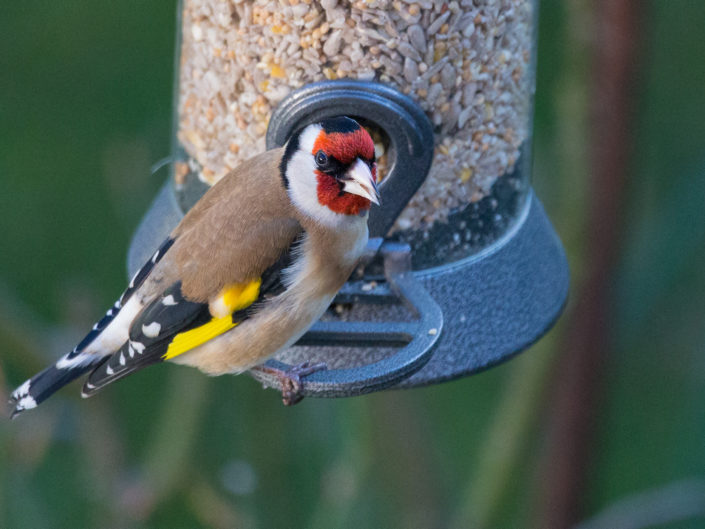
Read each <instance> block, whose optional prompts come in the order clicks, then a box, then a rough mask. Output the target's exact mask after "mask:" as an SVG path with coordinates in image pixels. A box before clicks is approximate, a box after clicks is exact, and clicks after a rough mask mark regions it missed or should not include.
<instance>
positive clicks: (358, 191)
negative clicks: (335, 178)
mask: <svg viewBox="0 0 705 529" xmlns="http://www.w3.org/2000/svg"><path fill="white" fill-rule="evenodd" d="M341 182H343V191H345V192H346V193H352V194H353V195H359V196H361V197H364V198H366V199H367V200H369V201H370V202H374V203H375V204H377V205H378V206H379V200H380V196H379V191H378V190H377V182H375V178H374V176H372V171H370V168H369V166H368V165H367V164H366V163H365V162H363V161H362V160H360V158H357V159H356V160H355V163H353V164H352V166H351V167H350V169H348V172H347V173H345V176H344V177H343V178H342V179H341Z"/></svg>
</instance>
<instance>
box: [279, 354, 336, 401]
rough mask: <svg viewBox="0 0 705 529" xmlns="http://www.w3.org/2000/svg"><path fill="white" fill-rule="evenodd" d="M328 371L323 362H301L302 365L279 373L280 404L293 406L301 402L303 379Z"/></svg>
mask: <svg viewBox="0 0 705 529" xmlns="http://www.w3.org/2000/svg"><path fill="white" fill-rule="evenodd" d="M324 369H328V366H326V364H325V363H324V362H318V363H316V364H311V362H303V363H302V364H299V365H296V366H293V367H292V368H291V369H287V370H286V371H280V373H281V374H278V375H277V376H278V378H279V383H280V384H281V390H282V402H283V403H284V405H285V406H293V405H294V404H297V403H299V402H301V400H302V399H303V398H304V396H303V395H302V394H301V392H302V390H303V381H302V380H301V379H302V378H303V377H307V376H308V375H310V374H312V373H315V372H316V371H322V370H324Z"/></svg>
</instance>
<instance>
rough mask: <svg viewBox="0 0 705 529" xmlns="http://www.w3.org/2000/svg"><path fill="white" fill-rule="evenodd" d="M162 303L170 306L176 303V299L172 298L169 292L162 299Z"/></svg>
mask: <svg viewBox="0 0 705 529" xmlns="http://www.w3.org/2000/svg"><path fill="white" fill-rule="evenodd" d="M162 305H165V306H167V307H171V306H172V305H177V303H176V300H175V299H174V296H172V295H171V294H169V295H168V296H166V297H165V298H164V299H162Z"/></svg>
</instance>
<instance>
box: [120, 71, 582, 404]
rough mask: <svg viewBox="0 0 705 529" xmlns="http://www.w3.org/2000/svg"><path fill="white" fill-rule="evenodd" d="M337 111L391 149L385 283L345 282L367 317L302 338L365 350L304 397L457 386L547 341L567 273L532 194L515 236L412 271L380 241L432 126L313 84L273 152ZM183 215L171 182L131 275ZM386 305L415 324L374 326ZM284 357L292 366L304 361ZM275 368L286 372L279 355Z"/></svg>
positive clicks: (309, 385) (136, 247)
mask: <svg viewBox="0 0 705 529" xmlns="http://www.w3.org/2000/svg"><path fill="white" fill-rule="evenodd" d="M341 114H347V115H351V116H355V117H358V118H363V119H364V120H367V121H368V122H371V123H374V124H375V125H377V126H378V127H380V128H381V129H382V130H383V131H384V132H385V133H386V134H387V135H388V137H389V139H390V143H391V147H392V149H391V150H392V152H393V153H394V157H393V160H392V162H391V164H390V170H389V174H388V175H387V177H386V178H385V179H384V180H383V183H382V185H381V186H380V191H381V193H382V200H383V204H384V208H378V209H376V210H373V212H372V214H371V218H370V232H371V236H373V237H376V238H372V239H371V245H370V252H371V254H375V253H379V254H381V257H382V260H383V262H384V271H385V278H386V283H382V284H381V285H380V286H379V287H377V288H376V289H374V292H370V291H365V290H364V289H363V288H362V285H363V283H362V282H361V281H358V282H355V281H350V282H348V284H347V285H346V286H345V287H344V288H343V290H342V291H341V293H340V294H339V295H338V297H337V298H336V300H337V301H339V302H351V301H352V302H354V303H357V304H360V303H362V304H370V310H369V311H367V309H366V308H363V310H362V313H363V315H368V316H369V318H366V319H368V320H370V321H364V322H359V321H356V322H337V321H322V322H318V323H317V324H315V325H314V326H313V327H312V329H311V330H310V331H309V332H308V333H307V334H306V335H305V336H304V337H303V338H302V339H301V341H300V342H299V344H302V345H307V346H311V347H314V348H315V349H310V348H304V349H303V351H304V353H303V354H304V355H305V354H307V353H306V352H307V351H309V352H311V351H317V352H318V353H319V354H320V351H321V349H319V348H320V347H324V348H326V347H328V346H330V345H345V346H354V347H358V348H361V349H360V350H361V351H362V361H360V355H359V354H358V355H356V359H355V361H356V366H354V367H351V366H345V365H343V366H340V365H339V364H340V357H336V358H335V360H334V361H333V362H332V365H335V366H336V367H335V368H333V369H329V370H327V371H321V372H316V373H314V374H312V375H310V376H308V377H307V378H306V381H305V385H304V391H303V393H304V395H307V396H322V397H339V396H352V395H359V394H363V393H369V392H371V391H376V390H379V389H384V388H389V387H404V388H407V387H415V386H421V385H428V384H433V383H437V382H442V381H446V380H451V379H454V378H458V377H461V376H466V375H469V374H472V373H475V372H478V371H481V370H484V369H486V368H488V367H491V366H492V365H495V364H497V363H500V362H502V361H504V360H506V359H508V358H510V357H512V356H513V355H515V354H517V353H518V352H520V351H522V350H523V349H525V348H526V347H528V346H529V345H531V344H532V343H533V342H535V341H536V340H537V339H538V338H539V337H540V336H542V335H543V334H544V333H545V332H546V331H547V330H548V329H549V328H550V327H551V326H552V324H553V322H554V321H555V319H556V318H557V317H558V315H559V314H560V312H561V310H562V308H563V305H564V302H565V299H566V297H567V292H568V266H567V261H566V258H565V254H564V252H563V248H562V246H561V244H560V241H559V240H558V238H557V236H556V234H555V232H554V230H553V228H552V226H551V224H550V222H549V221H548V218H547V217H546V214H545V212H544V210H543V207H542V206H541V204H540V202H539V201H538V199H537V198H536V197H535V195H534V194H533V193H531V194H530V196H529V197H528V198H527V200H526V201H525V202H524V205H523V207H522V210H521V211H520V212H519V217H518V218H517V219H516V220H515V223H514V225H513V226H512V227H511V228H510V229H509V230H508V232H506V233H505V234H504V235H503V236H502V237H500V238H499V240H497V241H495V242H494V243H492V244H491V245H489V246H488V247H487V248H485V249H484V250H482V251H480V252H479V253H477V254H474V255H471V256H469V257H467V258H464V259H461V260H459V261H456V262H451V263H448V264H445V265H442V266H438V267H435V268H429V269H426V270H423V271H412V270H411V266H410V253H409V248H408V247H406V246H404V245H399V244H394V243H390V242H382V239H381V236H382V235H384V234H386V232H387V231H388V230H389V228H390V227H391V226H392V224H393V223H394V220H395V219H396V217H397V215H398V214H399V213H400V212H401V210H402V209H403V208H404V206H405V204H406V203H407V202H408V200H409V198H410V197H411V196H412V195H413V194H414V192H415V191H416V189H418V187H419V186H420V185H421V183H423V180H424V179H425V177H426V174H427V172H428V169H429V167H430V164H431V157H432V146H433V134H432V130H431V126H430V124H429V122H428V120H427V118H426V116H425V114H424V113H423V112H422V111H421V110H420V109H419V108H418V106H417V105H416V103H415V102H413V101H412V100H411V99H409V98H407V97H406V96H404V95H402V94H400V93H399V92H398V91H396V90H395V89H393V88H390V87H388V86H386V85H382V84H380V83H375V82H363V81H349V80H342V81H326V82H321V83H313V84H311V85H308V86H306V87H304V88H302V89H299V90H297V91H295V92H293V93H292V94H290V96H289V97H287V98H286V99H285V100H284V101H282V103H281V104H280V106H279V107H278V108H277V109H276V111H275V112H274V114H273V116H272V119H271V122H270V126H269V130H268V132H267V146H268V147H269V148H272V147H275V146H278V145H282V144H283V143H284V142H285V141H286V139H287V138H288V136H289V134H291V132H293V131H294V130H297V129H299V128H301V127H303V126H305V125H306V124H308V123H312V122H315V121H317V120H320V119H322V118H324V117H330V116H334V115H341ZM182 203H183V202H182ZM182 216H183V212H182V209H181V208H180V207H179V204H178V201H177V197H176V195H175V192H174V189H173V187H172V185H171V183H170V182H167V184H165V186H164V187H163V188H162V190H161V192H160V193H159V195H158V196H157V198H156V199H155V201H154V203H153V204H152V206H151V208H150V210H149V211H148V212H147V214H146V216H145V218H144V219H143V221H142V223H141V224H140V226H139V228H138V229H137V232H136V233H135V236H134V238H133V241H132V245H131V247H130V250H129V252H128V269H129V270H130V271H133V270H136V269H137V268H138V267H139V266H140V265H141V264H142V263H143V262H144V260H146V259H148V258H149V256H150V255H151V254H152V252H153V251H154V249H155V248H156V247H157V246H158V244H159V243H160V242H161V241H162V240H163V238H164V237H166V236H167V235H168V233H169V232H170V231H171V230H172V229H173V227H174V226H175V225H176V224H177V223H178V221H179V220H180V219H181V217H182ZM378 250H379V252H378ZM390 303H391V304H394V303H400V304H404V305H406V306H408V307H409V308H410V309H411V312H412V313H414V314H415V315H416V316H417V319H416V320H415V321H414V322H411V323H403V322H386V321H375V320H374V319H373V318H374V315H375V314H376V312H375V310H374V306H375V305H376V304H390ZM366 306H367V305H365V307H366ZM390 345H393V346H397V347H399V346H400V347H401V349H398V350H397V351H396V352H395V353H394V354H392V355H390V356H387V357H384V358H382V359H380V358H378V355H376V354H374V351H375V347H380V346H390ZM323 351H327V349H323ZM331 354H334V353H331ZM323 358H324V359H325V357H323ZM287 359H288V360H291V362H292V363H293V362H294V361H305V360H308V359H309V358H304V357H301V358H297V357H295V356H294V357H293V358H289V357H287ZM317 359H320V356H319V357H318V358H317ZM268 364H269V365H270V366H273V367H278V368H280V369H282V368H284V369H286V367H287V364H285V363H282V362H281V361H279V360H270V361H269V362H268ZM329 364H330V363H329ZM253 376H255V377H256V378H257V379H259V380H260V381H262V382H263V383H264V384H265V385H268V386H273V387H276V386H277V385H278V382H277V380H276V379H275V378H274V377H272V376H268V375H265V374H262V373H259V372H257V373H253Z"/></svg>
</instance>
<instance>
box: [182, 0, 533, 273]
mask: <svg viewBox="0 0 705 529" xmlns="http://www.w3.org/2000/svg"><path fill="white" fill-rule="evenodd" d="M536 9H537V6H536V2H535V1H534V0H484V1H482V2H478V1H477V0H474V1H473V0H460V1H451V2H447V1H438V0H417V1H415V2H411V1H406V0H404V1H401V0H395V1H388V0H357V1H354V2H350V1H340V0H323V1H320V2H316V1H311V0H229V1H213V0H183V2H182V4H181V20H180V24H181V35H180V44H179V50H178V52H177V53H179V61H178V65H179V68H178V83H177V85H178V92H177V94H178V97H177V99H176V105H177V107H176V127H175V129H176V130H175V136H176V137H175V144H176V149H177V150H178V151H179V153H180V154H181V156H182V157H181V159H182V160H184V161H181V162H179V163H177V164H175V166H174V172H173V176H174V181H175V184H176V189H177V192H186V191H185V190H187V188H189V187H192V188H193V187H196V188H199V189H201V190H202V189H203V186H202V185H201V186H199V184H198V182H199V181H200V182H202V183H205V184H208V185H212V184H213V183H215V182H217V181H218V179H220V178H222V177H223V176H224V175H225V174H227V173H228V172H229V171H230V170H231V169H233V168H234V167H236V166H237V165H238V164H239V163H240V162H242V161H244V160H246V159H248V158H250V157H252V156H254V155H256V154H258V153H260V152H262V151H264V149H265V134H266V131H267V127H268V124H269V119H270V117H271V115H272V112H273V110H274V109H275V108H276V106H277V104H278V103H279V102H280V101H282V99H283V98H284V97H286V96H287V94H289V93H290V92H291V91H292V90H295V89H297V88H300V87H302V86H305V85H307V84H309V83H312V82H315V81H321V80H325V79H345V78H349V79H361V80H368V81H377V82H381V83H385V84H387V85H389V86H392V87H394V88H395V89H397V90H398V91H400V92H401V93H403V94H406V95H408V96H409V97H410V98H411V99H412V100H414V101H415V102H416V103H417V104H418V105H419V106H420V107H421V108H422V109H423V111H424V112H425V113H426V115H427V116H428V118H429V119H430V121H431V123H432V124H433V127H434V136H435V141H434V145H433V150H434V155H433V164H432V167H431V170H430V173H429V175H428V177H427V179H426V181H425V183H424V184H423V185H422V187H421V188H420V189H419V190H418V191H417V192H416V194H415V195H414V197H413V198H412V200H411V201H410V203H409V204H408V206H407V207H406V208H405V209H404V211H403V212H402V214H401V215H400V216H399V218H398V219H397V221H396V224H395V225H394V227H393V228H392V230H391V232H390V236H391V237H393V238H396V239H398V240H401V241H404V242H408V243H409V244H410V245H411V246H412V249H413V264H414V268H416V269H421V268H430V267H435V266H438V265H441V264H445V263H448V262H452V261H457V260H459V259H462V258H464V257H467V256H469V255H472V254H474V253H476V252H478V251H480V250H482V249H484V248H487V247H488V246H489V245H491V244H492V243H493V242H495V241H497V240H498V239H500V238H501V236H502V235H503V234H504V233H505V232H506V231H507V230H508V229H509V228H511V226H512V225H513V224H514V222H515V221H516V220H517V219H518V218H519V217H520V216H521V213H522V211H523V210H524V209H525V206H526V204H527V200H526V199H527V196H528V191H529V175H530V150H531V149H530V139H531V121H532V110H533V92H534V56H535V53H534V50H535V44H536V43H535V37H536V31H535V25H536ZM367 125H370V126H371V132H372V134H373V137H374V138H375V140H376V143H377V154H378V158H379V165H380V170H379V173H380V176H381V177H382V178H383V177H384V168H385V164H386V163H387V160H388V158H389V156H392V155H393V153H390V152H387V151H388V149H389V143H388V142H387V141H386V138H385V137H384V134H383V133H381V132H380V131H379V130H377V129H376V128H375V127H374V124H369V123H367ZM184 156H185V158H184Z"/></svg>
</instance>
